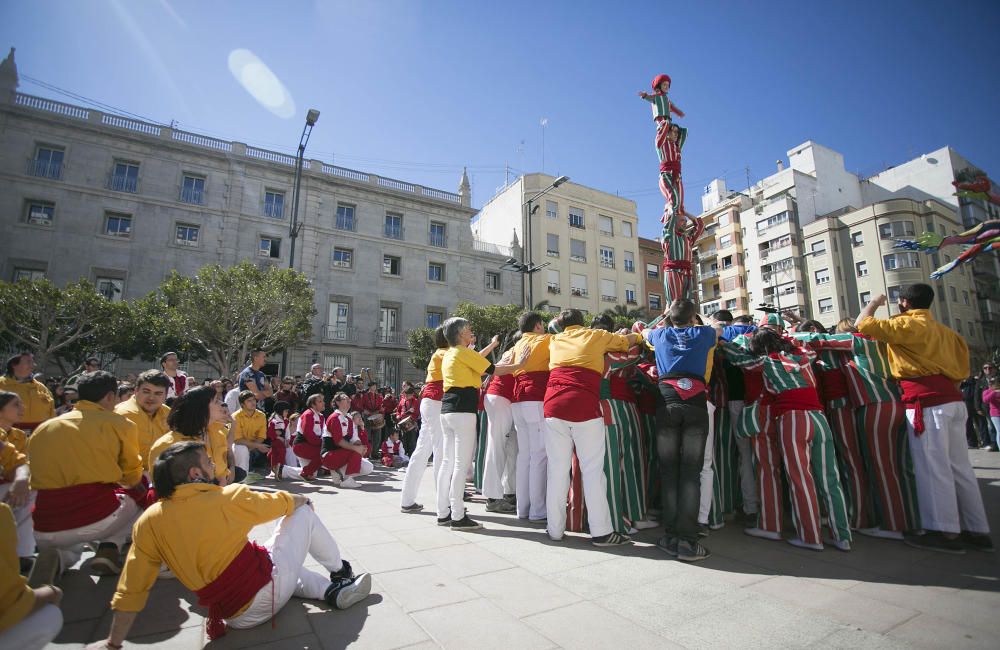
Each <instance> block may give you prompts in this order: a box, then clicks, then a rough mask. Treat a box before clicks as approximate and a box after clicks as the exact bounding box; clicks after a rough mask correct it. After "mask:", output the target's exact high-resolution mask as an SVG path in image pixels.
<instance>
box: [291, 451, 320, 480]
mask: <svg viewBox="0 0 1000 650" xmlns="http://www.w3.org/2000/svg"><path fill="white" fill-rule="evenodd" d="M292 451H293V452H294V453H295V455H296V456H298V457H299V458H301V459H302V460H305V461H307V462H306V464H305V466H304V467H303V468H302V475H303V476H306V477H311V476H312V475H313V474H315V473H316V470H318V469H319V468H320V466H321V465H322V464H323V452H322V451H321V450H320V447H319V445H310V444H309V443H307V442H301V443H299V444H297V445H292Z"/></svg>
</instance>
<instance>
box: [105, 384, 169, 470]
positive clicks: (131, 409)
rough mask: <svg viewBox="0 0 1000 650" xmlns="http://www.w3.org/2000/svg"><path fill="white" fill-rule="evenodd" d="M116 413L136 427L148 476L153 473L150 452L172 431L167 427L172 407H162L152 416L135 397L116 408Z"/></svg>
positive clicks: (140, 450) (140, 453)
mask: <svg viewBox="0 0 1000 650" xmlns="http://www.w3.org/2000/svg"><path fill="white" fill-rule="evenodd" d="M115 413H117V414H118V415H124V416H125V417H127V418H128V419H129V420H131V421H132V424H134V425H135V429H136V434H137V435H138V441H139V455H140V456H142V460H143V469H145V470H146V473H147V474H151V473H152V471H153V465H152V463H150V462H148V460H149V450H150V448H151V447H152V446H153V443H154V442H156V441H157V440H159V439H160V438H161V437H162V436H163V434H165V433H166V432H167V431H169V430H170V427H169V426H167V416H168V415H169V414H170V407H169V406H167V405H165V404H164V405H161V406H160V408H158V409H157V410H156V413H154V414H153V415H150V414H149V413H146V412H145V411H144V410H142V407H141V406H139V403H138V402H136V401H135V397H134V396H133V397H130V398H129V399H127V400H125V401H124V402H122V403H121V404H118V405H117V406H115Z"/></svg>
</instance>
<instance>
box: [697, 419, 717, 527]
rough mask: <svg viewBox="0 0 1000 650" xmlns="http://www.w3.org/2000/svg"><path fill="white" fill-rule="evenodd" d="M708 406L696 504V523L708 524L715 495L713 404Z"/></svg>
mask: <svg viewBox="0 0 1000 650" xmlns="http://www.w3.org/2000/svg"><path fill="white" fill-rule="evenodd" d="M706 405H707V406H708V436H707V437H706V439H705V464H704V465H702V466H701V501H700V502H699V503H698V523H699V524H706V525H707V524H708V513H709V511H710V510H711V509H712V496H713V495H714V494H715V468H714V467H713V466H712V462H713V461H714V460H715V404H712V403H711V402H706Z"/></svg>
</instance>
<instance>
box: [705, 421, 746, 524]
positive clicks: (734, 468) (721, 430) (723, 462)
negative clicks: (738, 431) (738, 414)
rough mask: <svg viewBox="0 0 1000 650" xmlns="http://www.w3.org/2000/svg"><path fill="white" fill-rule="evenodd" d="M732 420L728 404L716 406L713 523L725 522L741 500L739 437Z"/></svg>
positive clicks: (711, 515) (711, 521)
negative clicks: (726, 516) (737, 448)
mask: <svg viewBox="0 0 1000 650" xmlns="http://www.w3.org/2000/svg"><path fill="white" fill-rule="evenodd" d="M732 422H733V418H732V415H731V414H730V412H729V409H728V408H727V406H720V407H719V408H717V409H716V410H715V414H714V416H713V422H712V424H713V426H712V436H713V437H714V447H715V448H714V449H713V452H712V462H713V464H714V472H713V477H712V479H713V485H712V511H711V513H710V514H709V517H708V523H710V524H713V525H717V524H720V523H722V520H723V516H724V515H726V514H728V513H731V512H734V511H735V510H736V506H737V503H738V502H739V490H738V489H737V487H738V483H737V476H738V473H739V467H738V465H737V463H736V437H735V436H734V435H733V428H732Z"/></svg>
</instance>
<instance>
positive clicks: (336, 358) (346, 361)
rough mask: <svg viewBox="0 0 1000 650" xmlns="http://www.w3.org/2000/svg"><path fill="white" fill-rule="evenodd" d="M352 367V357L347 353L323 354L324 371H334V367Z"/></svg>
mask: <svg viewBox="0 0 1000 650" xmlns="http://www.w3.org/2000/svg"><path fill="white" fill-rule="evenodd" d="M350 367H351V357H349V356H347V355H346V354H324V355H323V372H333V369H334V368H346V369H350Z"/></svg>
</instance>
